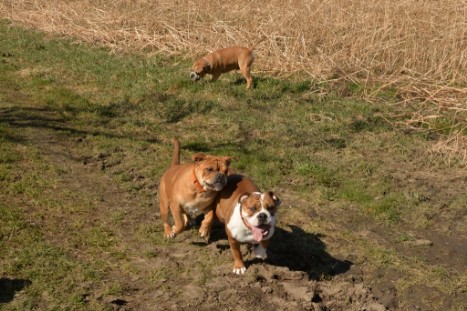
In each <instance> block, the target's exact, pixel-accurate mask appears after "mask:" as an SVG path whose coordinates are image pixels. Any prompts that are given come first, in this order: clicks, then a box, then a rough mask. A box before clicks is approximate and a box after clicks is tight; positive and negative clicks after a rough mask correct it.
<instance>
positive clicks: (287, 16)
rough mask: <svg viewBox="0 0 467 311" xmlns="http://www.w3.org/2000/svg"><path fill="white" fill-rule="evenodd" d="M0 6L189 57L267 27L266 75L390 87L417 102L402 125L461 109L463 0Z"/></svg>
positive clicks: (11, 13) (39, 24) (465, 35)
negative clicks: (416, 109) (296, 75)
mask: <svg viewBox="0 0 467 311" xmlns="http://www.w3.org/2000/svg"><path fill="white" fill-rule="evenodd" d="M0 12H1V15H2V16H3V17H6V18H8V19H10V20H12V21H14V22H19V23H22V24H26V25H29V26H32V27H35V28H39V29H42V30H44V31H48V32H53V33H60V34H64V35H71V36H74V37H77V38H80V39H82V40H84V41H88V42H92V43H97V44H103V45H106V46H109V47H111V48H112V49H114V50H139V51H144V52H146V53H162V54H165V55H181V56H183V57H188V58H190V59H194V58H195V57H196V56H199V55H202V54H204V53H206V52H208V51H211V50H214V49H217V48H220V47H225V46H228V45H234V44H239V45H249V44H252V43H253V42H255V41H256V40H257V39H258V38H259V37H261V36H266V38H267V40H266V41H265V42H263V43H261V44H260V45H259V46H258V47H257V55H258V57H257V61H256V64H255V69H256V70H257V71H261V72H263V73H265V74H274V75H289V74H292V73H297V72H299V73H301V74H307V75H309V76H311V77H313V78H317V79H324V80H336V79H337V80H350V81H354V82H356V83H359V84H361V85H363V86H364V93H365V94H364V95H365V97H366V98H367V99H368V100H371V99H372V98H373V96H374V95H375V94H376V93H377V92H376V91H381V90H383V89H384V88H388V87H390V88H394V89H396V90H397V92H398V95H399V98H401V103H403V104H407V103H413V102H416V103H417V104H419V105H420V107H421V108H420V111H423V113H420V114H419V115H417V114H416V115H414V118H412V119H411V120H409V121H407V122H408V123H407V125H409V126H411V125H413V124H424V123H425V124H426V123H427V122H425V121H426V120H431V119H433V118H436V117H437V116H439V115H440V112H442V110H454V111H456V112H462V113H464V112H465V111H467V101H466V98H467V87H466V85H467V2H466V1H465V0H443V1H438V0H365V1H363V0H271V1H251V0H237V1H220V0H217V1H216V0H213V1H207V0H199V1H197V0H196V1H195V0H193V1H186V0H185V1H184V0H178V1H177V0H165V1H154V0H81V1H71V0H67V1H65V0H0ZM375 86H378V87H377V88H375ZM427 111H428V112H427ZM404 122H405V121H404ZM465 127H467V126H465V125H461V130H460V131H458V132H457V134H458V133H459V132H463V131H465ZM457 129H459V127H457ZM454 134H455V135H457V134H456V133H454ZM456 141H459V140H458V139H457V140H456ZM461 141H465V139H464V138H462V137H461ZM447 142H448V141H447ZM461 145H462V144H461ZM466 145H467V144H466ZM451 147H452V146H451ZM456 148H457V147H456ZM457 149H459V148H457ZM461 151H462V152H463V153H464V155H463V156H464V159H465V157H467V155H466V154H465V152H466V151H465V149H463V150H462V148H461Z"/></svg>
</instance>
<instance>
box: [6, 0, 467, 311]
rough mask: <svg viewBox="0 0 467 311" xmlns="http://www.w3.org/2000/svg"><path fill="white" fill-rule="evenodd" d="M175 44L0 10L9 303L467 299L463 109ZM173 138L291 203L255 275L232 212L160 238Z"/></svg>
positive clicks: (176, 306)
mask: <svg viewBox="0 0 467 311" xmlns="http://www.w3.org/2000/svg"><path fill="white" fill-rule="evenodd" d="M5 3H6V4H8V3H9V2H8V1H6V2H4V5H5ZM22 3H23V4H24V3H26V2H22ZM168 54H169V53H167V55H164V53H156V54H151V53H148V54H144V53H136V52H134V51H127V53H121V52H119V53H111V51H110V50H109V48H108V47H104V46H100V45H95V44H93V45H91V44H87V43H79V42H77V41H76V40H75V39H73V38H70V37H65V38H63V37H57V36H56V35H52V34H48V33H43V32H40V31H37V30H31V29H29V30H27V29H24V28H20V27H18V26H17V25H13V24H12V23H11V22H9V21H5V20H3V21H1V22H0V277H1V279H0V308H1V309H5V310H56V309H57V310H68V309H77V310H89V309H92V310H112V309H119V308H123V309H129V310H188V309H190V310H193V309H195V310H214V309H215V308H219V309H222V310H227V309H230V310H253V309H258V308H263V307H264V308H272V309H276V310H310V309H311V310H313V309H312V308H315V309H316V308H317V307H318V306H321V308H323V309H325V310H326V309H328V310H361V309H362V308H364V307H366V308H368V309H371V307H372V306H373V307H374V308H376V304H378V305H383V306H385V307H386V308H387V309H389V310H416V309H417V308H418V309H419V310H465V301H466V299H467V297H466V295H467V292H466V289H467V283H466V282H467V275H466V271H465V267H466V263H467V262H466V260H467V253H466V250H465V243H466V226H465V225H466V203H465V202H467V195H466V191H465V189H467V173H466V166H465V164H466V157H465V149H463V147H462V146H463V145H462V144H460V145H459V144H458V143H459V142H460V143H462V142H465V134H466V133H465V129H466V124H465V120H466V117H467V112H466V111H465V109H464V108H465V107H464V108H462V106H461V105H458V106H455V107H460V108H459V109H439V111H437V114H436V117H433V118H430V117H429V116H430V115H424V116H423V118H414V116H417V114H418V113H419V112H420V107H423V105H430V107H433V106H432V103H426V102H422V103H420V102H417V105H415V104H413V103H412V102H410V103H406V104H405V105H401V104H400V97H399V91H398V90H397V89H395V88H394V89H392V88H390V87H388V88H384V89H381V90H379V91H378V92H375V93H374V95H373V96H372V100H371V101H369V100H364V99H363V98H364V97H365V96H364V93H365V92H367V91H368V89H365V87H364V84H363V83H362V82H361V81H357V80H355V81H350V80H340V81H337V82H336V81H326V80H318V79H316V80H315V79H310V77H309V76H307V77H305V76H303V75H302V74H297V75H294V76H291V77H289V78H278V77H277V76H273V75H270V74H268V72H255V74H254V76H255V78H256V79H255V84H256V86H255V89H254V90H251V91H246V90H245V84H244V81H243V80H242V79H241V77H240V75H239V74H229V75H225V76H223V77H222V78H221V79H220V80H219V81H218V82H216V83H209V82H205V81H203V82H201V83H197V84H195V83H193V82H191V81H190V80H189V79H188V72H189V68H190V66H191V62H192V60H189V59H187V58H185V57H182V56H179V55H178V56H177V55H168ZM464 86H465V85H464ZM456 89H462V85H458V86H456ZM456 94H457V93H456ZM454 98H457V97H454ZM430 109H432V108H430ZM174 136H176V137H178V138H179V139H180V141H181V145H182V159H183V160H184V161H188V160H189V155H190V154H191V153H194V152H199V151H201V152H206V153H211V154H221V155H230V156H232V157H234V161H233V164H232V166H233V167H234V169H235V170H236V171H238V172H241V173H244V174H247V175H249V176H251V177H252V179H253V180H255V181H256V182H257V183H258V185H259V186H260V187H261V188H262V189H263V190H274V191H275V193H277V195H278V196H279V197H280V198H281V200H282V201H283V205H282V206H281V209H280V211H279V216H278V217H279V229H280V230H278V233H277V236H275V240H273V242H272V244H273V246H272V247H271V252H270V254H269V257H270V259H269V261H267V262H266V263H261V262H256V261H250V262H249V270H248V273H247V275H245V276H244V277H233V276H231V275H230V266H231V257H230V253H229V250H228V247H227V248H226V245H227V244H226V240H225V236H222V229H221V228H217V229H216V230H215V236H214V238H213V239H212V241H210V243H206V241H204V240H202V239H201V238H198V237H197V231H196V230H188V231H186V232H184V233H183V234H182V235H180V236H178V237H177V238H176V239H175V240H174V241H166V240H164V239H163V236H162V235H163V234H162V225H161V221H160V219H159V217H158V201H157V185H158V180H159V177H160V176H161V174H162V172H163V171H164V170H165V169H166V168H167V167H168V165H169V164H170V162H171V159H170V157H171V154H172V146H171V143H170V140H171V138H172V137H174ZM456 143H457V145H456ZM450 148H451V149H450ZM245 251H246V250H245ZM239 297H241V299H239ZM316 297H318V298H319V299H315V298H316Z"/></svg>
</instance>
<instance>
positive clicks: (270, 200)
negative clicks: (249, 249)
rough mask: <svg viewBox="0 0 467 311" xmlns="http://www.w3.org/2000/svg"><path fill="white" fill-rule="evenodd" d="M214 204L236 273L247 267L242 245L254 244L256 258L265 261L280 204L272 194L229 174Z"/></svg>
mask: <svg viewBox="0 0 467 311" xmlns="http://www.w3.org/2000/svg"><path fill="white" fill-rule="evenodd" d="M214 204H215V206H216V207H215V211H216V216H217V218H218V219H219V221H220V222H221V223H223V224H225V232H226V233H227V237H228V239H229V244H230V250H231V251H232V255H233V258H234V266H233V273H235V274H243V273H245V271H246V268H245V264H244V262H243V258H242V253H241V252H240V244H241V243H253V244H254V252H255V255H256V257H257V258H261V259H264V258H266V249H267V248H268V246H269V239H270V238H271V237H272V235H273V234H274V230H275V225H276V216H275V214H276V211H277V208H278V207H279V205H280V204H281V202H280V200H279V199H278V198H277V197H276V196H275V195H274V194H273V193H272V192H264V193H261V192H260V190H259V188H258V187H257V186H256V185H255V184H254V183H253V182H252V181H251V179H249V178H248V177H245V176H242V175H230V176H229V177H228V179H227V186H226V187H225V188H224V189H222V190H221V192H220V194H219V196H218V198H217V199H216V201H215V203H214Z"/></svg>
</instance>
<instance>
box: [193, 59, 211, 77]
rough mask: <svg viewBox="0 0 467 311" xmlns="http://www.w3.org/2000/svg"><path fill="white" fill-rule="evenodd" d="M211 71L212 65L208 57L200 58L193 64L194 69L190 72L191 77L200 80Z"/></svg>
mask: <svg viewBox="0 0 467 311" xmlns="http://www.w3.org/2000/svg"><path fill="white" fill-rule="evenodd" d="M210 71H211V65H210V64H209V62H208V61H207V59H206V58H204V57H203V58H200V59H198V60H197V61H196V62H195V63H194V64H193V71H192V72H191V73H190V78H191V80H193V81H198V80H199V79H201V78H203V77H204V76H205V75H206V74H207V73H209V72H210Z"/></svg>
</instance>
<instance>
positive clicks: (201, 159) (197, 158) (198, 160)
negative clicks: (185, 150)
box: [191, 153, 206, 163]
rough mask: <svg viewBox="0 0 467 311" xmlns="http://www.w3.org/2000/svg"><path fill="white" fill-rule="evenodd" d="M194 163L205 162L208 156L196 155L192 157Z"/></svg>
mask: <svg viewBox="0 0 467 311" xmlns="http://www.w3.org/2000/svg"><path fill="white" fill-rule="evenodd" d="M191 158H192V159H193V161H194V162H195V163H197V162H200V161H203V160H204V159H205V158H206V155H205V154H204V153H195V154H194V155H192V156H191Z"/></svg>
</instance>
